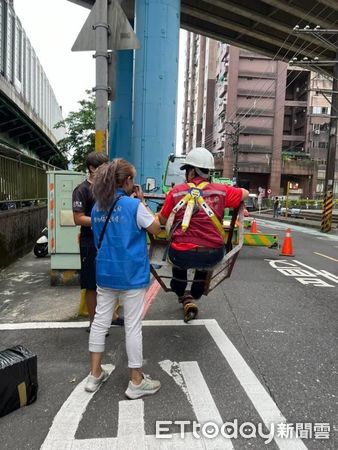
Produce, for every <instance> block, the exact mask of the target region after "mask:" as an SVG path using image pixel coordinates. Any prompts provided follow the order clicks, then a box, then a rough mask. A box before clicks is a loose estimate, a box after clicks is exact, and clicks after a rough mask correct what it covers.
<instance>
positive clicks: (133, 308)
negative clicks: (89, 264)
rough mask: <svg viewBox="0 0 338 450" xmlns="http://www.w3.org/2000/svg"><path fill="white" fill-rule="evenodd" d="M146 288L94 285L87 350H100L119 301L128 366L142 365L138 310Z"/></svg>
mask: <svg viewBox="0 0 338 450" xmlns="http://www.w3.org/2000/svg"><path fill="white" fill-rule="evenodd" d="M145 293H146V288H143V289H130V290H128V291H118V290H115V289H109V288H101V287H99V286H97V305H96V311H95V317H94V320H93V322H92V325H91V328H90V335H89V351H90V352H98V353H102V352H104V349H105V338H106V333H107V331H108V330H109V328H110V325H111V321H112V316H113V310H114V309H115V306H116V305H117V302H118V301H119V303H121V304H123V310H124V330H125V338H126V350H127V356H128V367H129V368H131V369H132V368H140V367H142V361H143V353H142V312H143V305H144V298H145Z"/></svg>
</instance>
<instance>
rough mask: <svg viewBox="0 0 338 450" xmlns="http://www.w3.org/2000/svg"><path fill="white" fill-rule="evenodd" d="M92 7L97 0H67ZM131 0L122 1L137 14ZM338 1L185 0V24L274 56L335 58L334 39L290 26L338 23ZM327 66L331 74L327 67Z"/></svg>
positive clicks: (330, 27) (201, 31) (199, 32)
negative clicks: (295, 30)
mask: <svg viewBox="0 0 338 450" xmlns="http://www.w3.org/2000/svg"><path fill="white" fill-rule="evenodd" d="M69 1H71V2H73V3H76V4H78V5H81V6H84V7H87V8H91V7H92V5H93V4H94V0H69ZM133 3H134V2H133V1H130V0H124V1H122V3H121V4H122V7H123V9H124V10H125V12H126V14H127V15H128V16H129V17H130V18H131V17H133V15H132V14H133V13H132V11H133ZM337 22H338V5H337V2H336V0H291V1H283V0H251V1H247V0H182V1H181V27H182V28H183V29H186V30H189V31H193V32H194V33H198V34H203V35H205V36H208V37H210V38H214V39H216V40H219V41H224V42H227V43H229V44H233V45H235V46H237V47H241V48H244V49H247V50H250V51H255V52H257V53H261V54H263V55H266V56H269V57H271V58H273V57H275V58H276V59H281V60H285V61H289V60H290V59H291V58H292V57H293V56H294V55H297V56H298V59H302V58H303V57H308V58H314V57H318V58H319V59H320V60H334V59H335V42H333V41H330V39H332V38H330V37H326V39H325V40H321V39H318V37H317V36H313V35H311V34H301V35H300V34H295V33H292V29H293V28H294V27H295V26H296V25H299V26H300V28H304V27H305V26H306V25H309V26H310V27H311V28H314V27H316V26H320V27H321V28H324V29H332V28H335V27H336V24H337ZM323 70H326V71H327V72H330V73H331V72H332V69H331V68H330V67H328V66H325V67H323Z"/></svg>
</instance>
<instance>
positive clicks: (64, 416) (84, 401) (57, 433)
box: [41, 364, 113, 450]
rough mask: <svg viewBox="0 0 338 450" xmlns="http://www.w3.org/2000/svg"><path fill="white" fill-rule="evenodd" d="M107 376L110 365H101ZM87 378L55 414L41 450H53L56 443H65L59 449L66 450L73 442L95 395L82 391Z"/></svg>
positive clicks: (110, 371)
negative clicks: (106, 371)
mask: <svg viewBox="0 0 338 450" xmlns="http://www.w3.org/2000/svg"><path fill="white" fill-rule="evenodd" d="M102 367H104V368H105V369H106V370H108V372H109V374H111V373H112V371H113V366H112V365H111V364H107V365H103V366H102ZM86 379H87V377H86V378H85V379H84V380H83V381H81V383H79V384H78V385H77V386H76V388H75V389H74V391H73V392H72V393H71V395H70V396H69V397H68V399H67V400H66V401H65V403H64V404H63V405H62V406H61V408H60V409H59V411H58V413H57V414H56V416H55V418H54V420H53V423H52V426H51V427H50V429H49V432H48V434H47V437H46V439H45V440H44V442H43V444H42V446H41V449H42V450H52V449H53V450H54V449H56V448H57V447H56V445H57V443H61V442H62V443H66V446H64V445H62V446H61V447H59V448H62V449H64V448H67V447H68V444H69V443H70V447H69V448H71V443H72V442H73V440H74V437H75V433H76V430H77V428H78V426H79V423H80V421H81V419H82V416H83V414H84V412H85V411H86V408H87V406H88V403H89V402H90V401H91V399H92V397H93V395H94V394H95V393H89V392H86V391H85V390H84V385H85V383H86Z"/></svg>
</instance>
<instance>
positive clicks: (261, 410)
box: [206, 321, 307, 450]
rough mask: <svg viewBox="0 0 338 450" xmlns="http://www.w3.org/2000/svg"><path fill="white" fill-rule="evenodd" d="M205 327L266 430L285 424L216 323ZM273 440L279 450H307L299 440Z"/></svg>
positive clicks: (271, 401) (274, 405) (269, 398)
mask: <svg viewBox="0 0 338 450" xmlns="http://www.w3.org/2000/svg"><path fill="white" fill-rule="evenodd" d="M206 327H207V330H208V331H209V333H210V334H211V336H212V337H213V339H214V341H215V342H216V344H217V346H218V348H219V349H220V351H221V352H222V354H223V356H224V358H225V359H226V360H227V362H228V364H229V365H230V367H231V369H232V370H233V372H234V374H235V375H236V377H237V379H238V381H239V382H240V384H241V385H242V387H243V389H244V391H245V393H246V395H247V396H248V397H249V399H250V400H251V402H252V404H253V405H254V407H255V409H256V411H257V412H258V414H259V415H260V417H261V418H262V420H263V422H264V423H265V426H266V427H267V429H268V430H270V429H271V424H272V423H274V424H280V423H287V421H286V418H285V417H284V416H283V414H282V413H281V412H280V410H279V409H278V407H277V405H276V404H275V402H274V401H273V400H272V398H271V397H270V396H269V394H268V393H267V391H266V390H265V389H264V387H263V386H262V384H261V383H260V381H259V380H258V378H257V377H256V375H255V374H254V373H253V372H252V370H251V369H250V367H249V366H248V364H247V363H246V362H245V360H244V358H243V357H242V355H241V354H240V353H239V352H238V350H237V349H236V347H235V346H234V345H233V343H232V342H231V341H230V339H229V338H228V337H227V335H226V334H225V333H224V331H223V330H222V329H221V327H220V326H219V325H218V323H217V322H216V321H214V323H212V324H211V323H209V324H207V325H206ZM274 440H275V442H276V444H277V445H278V447H279V448H280V449H281V450H304V449H306V448H307V447H306V446H305V445H304V443H303V442H302V441H301V440H300V439H282V438H280V437H278V436H275V437H274Z"/></svg>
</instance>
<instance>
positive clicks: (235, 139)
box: [224, 121, 240, 186]
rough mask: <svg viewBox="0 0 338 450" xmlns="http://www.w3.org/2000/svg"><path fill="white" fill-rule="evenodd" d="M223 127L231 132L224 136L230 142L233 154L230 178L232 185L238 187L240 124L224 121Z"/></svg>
mask: <svg viewBox="0 0 338 450" xmlns="http://www.w3.org/2000/svg"><path fill="white" fill-rule="evenodd" d="M224 124H225V126H226V125H230V127H231V131H228V132H227V131H226V132H225V134H226V136H229V137H230V138H231V140H232V142H231V145H232V151H233V154H234V165H233V170H232V176H233V180H234V184H235V185H236V186H237V185H238V144H239V129H240V122H230V121H225V122H224Z"/></svg>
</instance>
